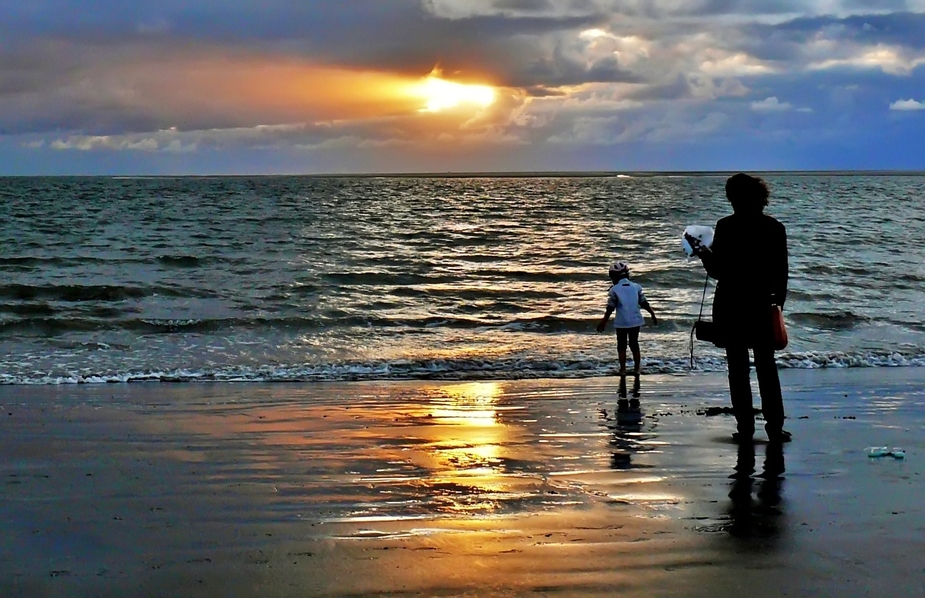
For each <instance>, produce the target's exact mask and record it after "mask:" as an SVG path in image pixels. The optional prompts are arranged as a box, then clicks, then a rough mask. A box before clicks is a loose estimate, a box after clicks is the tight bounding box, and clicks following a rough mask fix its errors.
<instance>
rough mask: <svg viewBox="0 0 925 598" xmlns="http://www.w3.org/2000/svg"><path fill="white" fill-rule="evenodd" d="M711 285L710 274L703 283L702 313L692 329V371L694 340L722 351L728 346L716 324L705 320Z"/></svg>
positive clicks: (692, 364) (692, 365)
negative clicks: (706, 303)
mask: <svg viewBox="0 0 925 598" xmlns="http://www.w3.org/2000/svg"><path fill="white" fill-rule="evenodd" d="M709 284H710V275H709V274H708V275H707V277H706V279H704V281H703V296H702V297H701V298H700V313H699V314H697V321H696V322H694V326H693V327H692V328H691V370H693V369H694V339H695V338H696V339H697V340H698V341H704V342H706V343H713V345H715V346H717V347H719V348H720V349H722V348H723V347H725V346H726V343H724V342H723V341H722V340H721V339H720V334H719V329H718V328H717V326H716V323H714V322H712V321H710V320H704V319H703V304H704V302H705V301H706V299H707V286H708V285H709Z"/></svg>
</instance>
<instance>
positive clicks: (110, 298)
mask: <svg viewBox="0 0 925 598" xmlns="http://www.w3.org/2000/svg"><path fill="white" fill-rule="evenodd" d="M156 295H161V296H165V297H177V298H203V297H213V296H215V293H213V292H210V291H206V290H201V289H189V288H181V287H175V286H164V285H157V286H155V285H151V286H132V285H80V284H45V285H29V284H17V283H13V284H4V285H0V298H2V299H12V300H15V301H36V300H44V301H60V302H62V303H80V302H90V301H107V302H114V301H126V300H129V299H142V298H145V297H153V296H156Z"/></svg>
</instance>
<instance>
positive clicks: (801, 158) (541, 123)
mask: <svg viewBox="0 0 925 598" xmlns="http://www.w3.org/2000/svg"><path fill="white" fill-rule="evenodd" d="M0 9H2V10H3V11H4V14H5V15H6V18H5V19H4V20H3V21H2V23H0V159H2V160H3V162H2V163H4V164H6V166H5V167H0V172H10V173H16V172H46V171H49V170H53V171H56V172H57V171H72V170H78V171H81V172H84V171H86V172H108V171H112V170H122V171H125V170H136V171H158V172H160V171H170V170H177V164H178V163H181V162H178V159H179V157H180V156H182V165H183V167H182V170H184V171H190V172H207V171H208V172H218V171H220V172H236V171H241V170H242V163H245V164H248V163H249V164H250V165H251V166H246V165H245V166H244V167H243V170H245V171H297V172H321V171H337V172H356V171H368V170H399V171H424V170H438V171H447V170H520V169H526V170H549V169H553V170H559V169H562V170H574V169H594V170H597V169H607V170H611V169H613V170H625V169H675V168H677V169H736V168H768V169H772V168H808V169H815V168H918V169H925V158H921V157H916V156H925V145H923V144H925V142H923V141H922V140H921V138H925V136H923V135H921V133H923V132H925V131H923V129H925V112H923V110H922V107H923V103H922V102H923V98H922V95H921V90H922V89H925V85H923V83H925V0H906V1H902V0H882V1H879V2H872V1H865V2H858V1H852V0H845V1H839V0H827V1H823V0H818V1H815V2H799V1H796V0H772V1H758V0H740V1H734V0H694V1H681V0H562V1H557V0H452V1H451V0H353V1H351V2H350V3H344V2H342V1H335V0H314V1H313V2H310V3H306V2H297V1H283V0H268V1H267V2H264V3H261V4H260V5H259V6H257V5H255V4H254V3H251V2H242V1H240V0H236V1H223V2H218V1H217V0H196V1H189V0H188V1H184V2H180V1H178V0H164V1H162V2H159V3H157V4H155V5H149V4H148V3H137V5H136V4H133V3H125V2H114V1H112V0H91V1H85V2H80V3H77V2H74V1H72V0H46V1H36V2H31V3H21V2H12V1H2V2H0ZM435 68H436V69H438V71H437V72H439V73H440V74H441V76H442V77H443V78H445V79H448V80H452V81H456V82H459V83H477V84H481V85H491V86H494V87H495V89H496V95H495V97H496V101H495V102H494V103H493V104H491V105H490V106H487V107H486V106H471V105H465V106H458V107H456V108H454V109H450V110H446V111H444V112H439V113H427V112H425V111H424V110H422V109H423V108H424V107H425V106H426V105H427V98H424V97H422V96H421V95H420V94H416V93H415V91H414V90H415V89H418V86H419V85H420V83H421V82H422V81H424V80H426V78H427V77H428V76H429V75H430V74H431V73H432V71H434V69H435ZM916 131H917V132H918V133H919V134H918V135H914V133H915V132H916ZM890 136H893V137H895V138H902V139H904V140H905V139H907V138H908V140H911V142H912V143H913V146H912V147H909V146H908V145H906V146H905V147H906V148H907V151H906V152H904V153H903V154H902V155H899V154H896V153H894V152H892V151H889V150H888V149H882V150H878V147H877V146H878V145H882V146H884V148H886V144H887V141H876V142H874V140H882V139H884V138H890ZM892 141H893V142H895V139H892ZM904 143H905V141H904ZM916 148H918V149H919V150H922V151H915V149H916ZM65 156H67V157H65Z"/></svg>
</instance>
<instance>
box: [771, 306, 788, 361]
mask: <svg viewBox="0 0 925 598" xmlns="http://www.w3.org/2000/svg"><path fill="white" fill-rule="evenodd" d="M789 340H790V339H788V338H787V327H786V326H785V325H784V312H783V311H781V308H780V306H779V305H772V306H771V348H772V349H774V350H775V351H781V350H782V349H785V348H786V347H787V343H788V342H789Z"/></svg>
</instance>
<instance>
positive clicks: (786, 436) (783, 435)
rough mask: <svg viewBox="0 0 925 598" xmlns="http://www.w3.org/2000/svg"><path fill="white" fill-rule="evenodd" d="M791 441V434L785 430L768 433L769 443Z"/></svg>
mask: <svg viewBox="0 0 925 598" xmlns="http://www.w3.org/2000/svg"><path fill="white" fill-rule="evenodd" d="M792 439H793V434H791V433H790V432H788V431H787V430H774V431H769V432H768V441H769V442H790V441H791V440H792Z"/></svg>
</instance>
